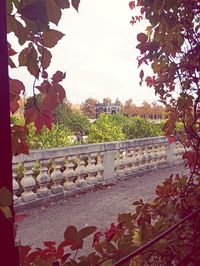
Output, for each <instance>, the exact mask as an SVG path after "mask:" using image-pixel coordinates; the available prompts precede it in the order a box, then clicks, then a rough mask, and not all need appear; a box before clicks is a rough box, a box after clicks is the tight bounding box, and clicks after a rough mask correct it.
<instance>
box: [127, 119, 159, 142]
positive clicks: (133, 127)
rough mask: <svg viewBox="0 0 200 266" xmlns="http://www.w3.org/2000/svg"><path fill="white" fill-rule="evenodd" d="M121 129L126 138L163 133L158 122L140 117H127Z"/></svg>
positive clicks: (145, 136) (154, 135) (146, 136)
mask: <svg viewBox="0 0 200 266" xmlns="http://www.w3.org/2000/svg"><path fill="white" fill-rule="evenodd" d="M123 131H124V133H125V135H126V138H127V139H137V138H148V137H156V136H162V135H163V131H162V127H161V126H160V124H158V123H155V122H153V121H148V120H147V119H145V118H140V117H133V118H129V120H127V122H126V124H125V126H124V129H123Z"/></svg>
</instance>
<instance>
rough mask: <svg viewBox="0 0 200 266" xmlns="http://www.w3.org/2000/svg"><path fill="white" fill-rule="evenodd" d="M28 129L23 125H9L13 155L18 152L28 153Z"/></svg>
mask: <svg viewBox="0 0 200 266" xmlns="http://www.w3.org/2000/svg"><path fill="white" fill-rule="evenodd" d="M27 135H28V130H27V128H26V127H25V126H18V125H13V126H12V127H11V136H12V139H11V140H12V153H13V155H18V154H20V153H24V154H28V150H29V147H28V144H27Z"/></svg>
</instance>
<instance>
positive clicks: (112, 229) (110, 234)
mask: <svg viewBox="0 0 200 266" xmlns="http://www.w3.org/2000/svg"><path fill="white" fill-rule="evenodd" d="M120 228H121V223H120V224H117V225H115V224H114V223H112V224H111V226H110V229H109V230H108V231H106V232H105V236H106V241H108V242H109V241H111V240H112V238H113V237H114V236H115V235H116V234H117V233H118V232H119V231H120Z"/></svg>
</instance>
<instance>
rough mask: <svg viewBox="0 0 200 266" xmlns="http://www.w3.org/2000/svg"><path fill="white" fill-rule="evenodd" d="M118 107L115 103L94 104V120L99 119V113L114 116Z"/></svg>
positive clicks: (117, 111) (118, 109)
mask: <svg viewBox="0 0 200 266" xmlns="http://www.w3.org/2000/svg"><path fill="white" fill-rule="evenodd" d="M119 111H120V105H118V104H116V103H113V104H112V103H111V104H104V103H97V104H96V118H98V117H99V115H100V114H101V113H106V114H110V115H114V114H117V113H119Z"/></svg>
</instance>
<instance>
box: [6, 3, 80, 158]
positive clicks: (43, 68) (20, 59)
mask: <svg viewBox="0 0 200 266" xmlns="http://www.w3.org/2000/svg"><path fill="white" fill-rule="evenodd" d="M6 2H7V30H8V41H9V36H10V34H11V35H12V34H14V35H15V37H16V40H17V41H18V43H19V45H20V46H21V47H22V49H21V51H19V52H16V51H15V47H12V45H11V43H10V42H8V56H9V67H10V68H16V67H24V68H26V70H27V71H28V73H29V74H30V75H32V76H33V77H34V81H33V85H32V89H33V95H34V97H35V94H36V91H37V92H40V93H41V94H42V101H41V102H40V104H39V105H38V104H37V103H36V101H35V104H34V106H32V107H31V108H29V109H27V110H26V112H25V114H24V115H25V125H24V126H12V129H11V130H12V147H13V154H14V155H17V154H19V153H28V144H27V139H26V136H27V132H28V130H27V124H29V123H32V122H34V124H35V127H36V129H37V131H38V132H39V131H41V129H42V128H43V127H44V126H46V127H48V128H49V129H51V124H52V115H53V111H54V109H55V108H56V107H57V106H58V105H59V104H60V103H62V101H63V99H64V98H65V90H64V88H63V87H62V85H61V84H60V83H61V82H62V80H63V79H64V78H65V75H66V74H65V73H63V72H62V71H59V70H58V71H56V72H55V74H54V75H53V76H52V77H49V75H48V68H49V66H50V64H51V61H52V54H51V49H52V48H53V47H55V45H56V44H57V43H58V42H59V41H60V40H61V39H62V38H63V37H64V34H63V33H62V32H60V31H58V30H57V29H55V26H57V25H58V23H59V20H60V18H61V15H62V10H63V9H66V8H69V7H70V6H72V7H73V8H75V9H76V10H77V11H78V7H79V2H80V1H79V0H72V1H71V3H70V2H69V1H68V0H45V1H43V0H36V1H31V0H30V1H25V0H23V1H18V0H15V1H14V0H8V1H6ZM51 23H52V24H54V25H55V26H54V27H51V26H50V25H51ZM15 62H17V63H15ZM24 92H25V86H24V84H23V81H22V80H16V79H10V110H11V113H12V114H14V113H15V112H16V111H17V110H18V108H19V103H18V101H19V99H20V94H21V93H24Z"/></svg>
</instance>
